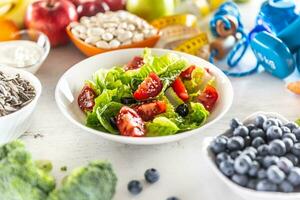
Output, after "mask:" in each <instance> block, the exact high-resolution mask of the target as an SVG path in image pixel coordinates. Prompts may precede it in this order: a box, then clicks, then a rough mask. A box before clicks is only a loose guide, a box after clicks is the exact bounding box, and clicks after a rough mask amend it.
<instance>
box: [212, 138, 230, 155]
mask: <svg viewBox="0 0 300 200" xmlns="http://www.w3.org/2000/svg"><path fill="white" fill-rule="evenodd" d="M227 140H228V138H227V137H226V136H219V137H217V138H216V139H214V140H213V141H212V143H211V144H210V149H211V150H212V151H213V152H214V153H215V154H218V153H221V152H223V151H225V150H226V144H227Z"/></svg>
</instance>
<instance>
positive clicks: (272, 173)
mask: <svg viewBox="0 0 300 200" xmlns="http://www.w3.org/2000/svg"><path fill="white" fill-rule="evenodd" d="M267 177H268V179H269V180H270V181H271V182H272V183H275V184H280V183H282V181H283V180H284V179H285V174H284V172H283V171H282V170H281V169H279V167H277V166H276V165H272V166H271V167H269V168H268V170H267Z"/></svg>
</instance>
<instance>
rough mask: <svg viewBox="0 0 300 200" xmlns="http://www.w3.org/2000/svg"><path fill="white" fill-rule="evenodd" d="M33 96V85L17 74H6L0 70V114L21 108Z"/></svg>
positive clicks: (6, 113)
mask: <svg viewBox="0 0 300 200" xmlns="http://www.w3.org/2000/svg"><path fill="white" fill-rule="evenodd" d="M34 97H35V89H34V87H33V86H32V85H31V84H30V83H29V82H28V81H26V80H24V79H22V78H21V77H20V75H19V74H16V75H14V76H7V75H5V74H4V73H3V72H1V71H0V116H4V115H8V114H10V113H13V112H15V111H17V110H19V109H21V108H22V107H24V106H25V105H27V104H28V103H30V102H31V101H32V100H33V99H34Z"/></svg>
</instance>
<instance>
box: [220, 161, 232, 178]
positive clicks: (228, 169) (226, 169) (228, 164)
mask: <svg viewBox="0 0 300 200" xmlns="http://www.w3.org/2000/svg"><path fill="white" fill-rule="evenodd" d="M219 168H220V170H221V172H222V173H223V174H224V175H225V176H232V175H233V174H234V163H233V160H225V161H223V162H221V163H220V166H219Z"/></svg>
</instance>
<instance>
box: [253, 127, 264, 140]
mask: <svg viewBox="0 0 300 200" xmlns="http://www.w3.org/2000/svg"><path fill="white" fill-rule="evenodd" d="M265 136H266V134H265V132H264V131H263V130H262V129H261V128H255V129H253V130H251V131H250V137H251V138H252V139H253V138H256V137H262V138H264V137H265Z"/></svg>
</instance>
